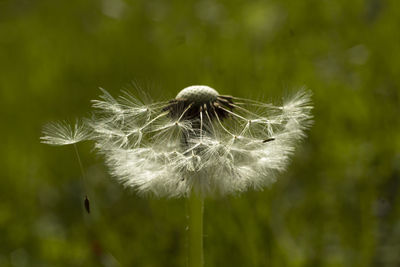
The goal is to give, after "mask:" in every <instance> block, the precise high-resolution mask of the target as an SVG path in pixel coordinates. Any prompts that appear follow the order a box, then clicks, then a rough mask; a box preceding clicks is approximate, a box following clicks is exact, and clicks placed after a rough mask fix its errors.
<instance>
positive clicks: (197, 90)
mask: <svg viewBox="0 0 400 267" xmlns="http://www.w3.org/2000/svg"><path fill="white" fill-rule="evenodd" d="M218 95H219V94H218V92H217V91H216V90H215V89H213V88H211V87H209V86H206V85H192V86H189V87H186V88H184V89H182V91H180V92H179V93H178V95H177V96H176V99H184V100H187V101H190V102H194V103H195V104H203V103H208V102H212V101H215V100H216V99H217V97H218Z"/></svg>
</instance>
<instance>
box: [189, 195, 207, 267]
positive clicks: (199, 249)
mask: <svg viewBox="0 0 400 267" xmlns="http://www.w3.org/2000/svg"><path fill="white" fill-rule="evenodd" d="M203 263H204V261H203V197H202V196H201V195H198V194H196V193H195V192H192V193H191V194H190V197H189V267H203Z"/></svg>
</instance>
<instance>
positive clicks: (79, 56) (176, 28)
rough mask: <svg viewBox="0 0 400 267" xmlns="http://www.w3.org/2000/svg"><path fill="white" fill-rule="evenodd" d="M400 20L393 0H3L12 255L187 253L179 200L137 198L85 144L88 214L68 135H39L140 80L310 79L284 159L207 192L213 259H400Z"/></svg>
mask: <svg viewBox="0 0 400 267" xmlns="http://www.w3.org/2000/svg"><path fill="white" fill-rule="evenodd" d="M399 26H400V5H399V3H398V1H396V0H354V1H348V0H338V1H333V0H307V1H297V0H280V1H278V0H270V1H237V0H230V1H227V0H226V1H214V0H201V1H160V0H159V1H153V0H143V1H134V0H102V1H94V0H71V1H53V0H41V1H35V0H11V1H10V0H0V90H1V95H0V99H1V100H0V101H1V105H0V113H1V118H2V119H1V122H2V123H1V131H0V134H1V140H2V142H1V151H2V153H1V155H0V157H1V159H0V162H1V165H0V166H1V168H0V176H1V177H0V266H41V267H44V266H106V267H112V266H149V267H150V266H185V264H186V233H185V228H186V224H187V222H186V217H185V216H186V215H185V214H186V211H185V209H186V207H185V201H184V200H182V199H173V200H167V199H152V198H139V197H137V196H136V194H135V192H133V191H132V190H129V189H124V188H123V187H122V186H121V185H119V184H118V183H116V182H115V181H114V180H113V179H112V178H111V177H110V175H109V174H108V173H107V169H106V167H105V166H104V164H103V160H102V158H101V157H100V156H97V155H96V154H95V153H94V152H93V147H92V144H90V143H84V144H81V145H79V149H80V152H81V157H82V161H83V164H84V166H85V171H86V172H87V181H86V183H87V188H88V193H89V196H90V198H91V205H92V211H93V212H92V213H91V214H90V215H87V214H85V213H84V211H83V209H82V197H83V194H84V193H83V187H82V184H81V181H80V170H79V166H78V163H77V161H76V158H75V155H74V151H73V149H72V148H71V147H61V148H60V147H50V146H46V145H42V144H40V143H39V137H40V135H41V128H42V126H43V125H44V124H45V123H47V122H50V121H55V120H62V119H70V120H73V119H74V118H76V117H82V116H85V115H87V114H88V112H89V111H90V110H91V109H90V100H91V99H94V98H97V97H98V95H99V94H100V90H99V89H98V87H103V88H105V89H107V90H108V91H109V92H111V93H112V94H113V95H115V96H116V95H118V94H119V92H120V90H121V89H124V88H125V89H130V88H133V87H134V86H133V85H132V84H133V82H134V83H136V84H138V85H139V86H140V87H141V88H142V89H143V90H144V91H146V92H147V93H148V94H150V95H151V96H153V97H154V98H155V99H157V100H165V99H170V98H172V97H174V96H175V95H176V93H177V92H178V91H179V90H180V89H182V88H184V87H186V86H188V85H193V84H207V85H210V86H212V87H214V88H216V89H217V90H219V92H220V93H222V94H232V95H236V96H240V97H246V98H253V99H260V98H261V97H263V98H264V99H266V100H270V101H273V102H279V101H280V100H281V98H282V96H285V95H287V94H289V93H290V92H291V91H295V90H296V89H298V88H300V87H301V86H303V85H306V86H307V87H308V88H310V89H311V90H312V91H313V92H314V99H313V100H314V104H315V109H314V111H313V113H314V116H315V123H314V126H313V127H312V129H311V130H310V131H309V136H308V138H307V139H306V141H305V142H303V143H302V145H301V146H300V147H299V149H298V150H297V153H296V156H295V157H294V158H293V160H292V162H291V164H290V166H289V169H288V171H287V172H286V173H284V174H282V175H280V177H279V179H278V181H277V182H276V183H275V184H274V185H273V186H272V187H270V188H267V189H265V190H264V191H261V192H254V191H251V192H247V193H244V194H242V195H240V196H231V197H223V198H222V197H216V198H213V199H207V200H206V206H205V229H204V231H205V237H204V238H205V239H204V242H205V265H206V266H400V253H399V251H400V206H399V205H400V197H399V196H398V195H399V190H400V123H399V114H400V103H399V97H400V96H399V95H400V90H399V87H400V34H399Z"/></svg>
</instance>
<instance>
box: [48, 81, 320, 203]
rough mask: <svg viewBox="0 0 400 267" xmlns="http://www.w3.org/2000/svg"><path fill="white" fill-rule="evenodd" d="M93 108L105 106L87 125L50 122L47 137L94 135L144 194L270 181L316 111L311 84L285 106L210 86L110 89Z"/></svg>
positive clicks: (118, 173) (231, 188)
mask: <svg viewBox="0 0 400 267" xmlns="http://www.w3.org/2000/svg"><path fill="white" fill-rule="evenodd" d="M93 107H94V108H95V109H96V110H98V112H95V115H94V117H93V118H91V119H90V120H89V121H88V122H87V123H85V125H84V127H77V126H75V129H77V130H76V131H74V130H72V128H68V127H66V126H57V127H50V129H52V130H50V131H44V133H45V136H44V137H43V138H42V140H43V141H44V142H46V143H48V144H68V143H74V142H76V141H81V140H84V139H90V140H93V141H94V142H95V147H96V149H97V150H98V151H99V152H100V153H101V154H102V155H103V156H104V157H105V160H106V163H107V165H108V167H109V169H110V173H111V174H112V175H113V176H114V177H116V178H117V179H118V180H119V181H120V182H121V183H123V184H124V185H125V186H127V187H131V188H134V189H136V190H137V192H139V193H140V194H153V195H156V196H167V197H180V196H188V195H189V194H190V193H191V192H193V191H196V192H198V193H200V194H203V195H211V194H231V193H237V192H244V191H246V190H248V189H260V188H263V187H264V186H268V185H270V184H271V183H273V182H275V181H276V178H277V174H278V173H281V172H282V171H284V170H285V169H286V167H287V165H288V162H289V159H290V156H291V155H292V154H293V153H294V150H295V147H296V144H297V143H298V141H300V140H301V139H303V138H304V137H305V130H306V129H307V128H308V127H309V126H310V125H311V118H312V116H311V109H312V105H311V93H310V92H309V91H307V90H300V91H299V92H298V93H296V94H294V95H293V96H292V97H290V98H287V99H285V100H284V102H283V104H282V105H274V104H269V103H263V102H260V101H255V100H249V99H243V98H238V97H233V96H225V95H220V94H219V93H218V92H217V90H215V89H213V88H211V87H208V86H205V85H195V86H189V87H186V88H184V89H183V90H181V91H180V92H179V93H178V94H177V96H176V98H174V99H172V100H170V101H167V102H155V103H143V102H142V101H140V100H139V99H137V98H135V97H133V96H132V95H130V94H129V93H125V94H124V95H123V96H122V97H119V98H114V97H112V96H111V95H110V94H109V93H107V92H106V91H105V90H103V95H102V96H101V97H100V100H94V101H93ZM89 132H90V133H91V134H87V133H89ZM75 133H77V134H75Z"/></svg>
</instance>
